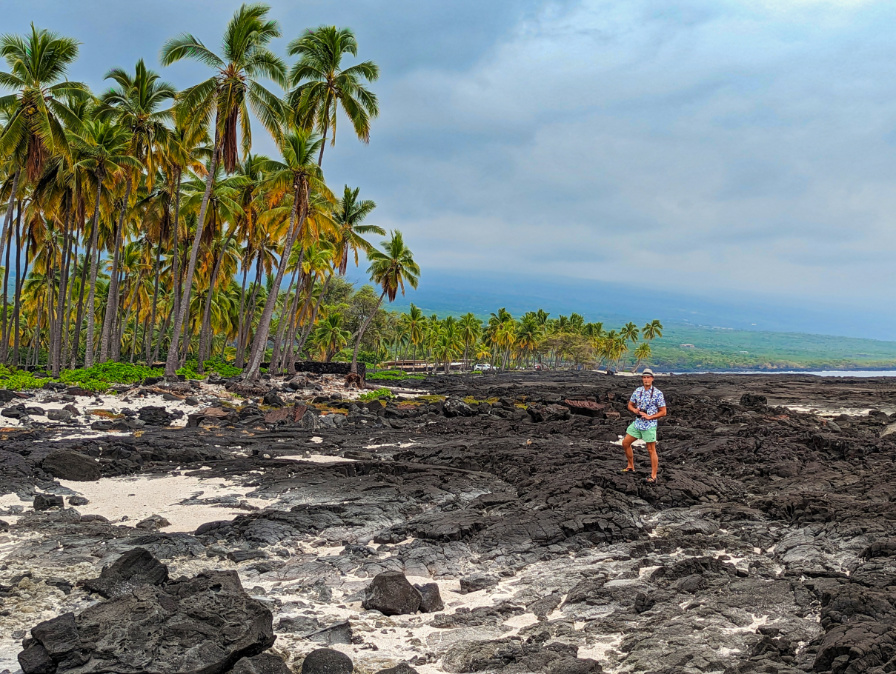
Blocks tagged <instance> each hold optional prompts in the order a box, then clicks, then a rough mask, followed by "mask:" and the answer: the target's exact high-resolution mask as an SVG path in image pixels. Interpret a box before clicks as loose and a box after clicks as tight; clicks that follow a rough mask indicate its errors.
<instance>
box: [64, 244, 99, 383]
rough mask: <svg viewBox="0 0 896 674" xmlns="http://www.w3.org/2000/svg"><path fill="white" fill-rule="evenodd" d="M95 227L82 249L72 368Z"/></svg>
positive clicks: (79, 339) (75, 357) (78, 337)
mask: <svg viewBox="0 0 896 674" xmlns="http://www.w3.org/2000/svg"><path fill="white" fill-rule="evenodd" d="M95 229H96V227H93V229H92V230H91V233H90V238H89V239H88V240H87V249H86V250H85V251H84V264H82V265H81V288H80V290H79V292H78V310H77V312H76V313H77V316H76V318H75V342H74V345H73V348H72V354H71V365H70V367H71V368H72V369H74V367H75V365H77V361H78V351H79V350H80V346H81V324H82V322H83V320H84V293H85V292H86V291H87V261H88V260H89V259H90V257H91V256H92V255H93V230H95Z"/></svg>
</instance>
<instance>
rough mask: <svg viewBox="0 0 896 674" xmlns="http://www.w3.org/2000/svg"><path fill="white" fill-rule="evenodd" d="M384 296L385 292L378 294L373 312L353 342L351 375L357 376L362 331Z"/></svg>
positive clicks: (362, 336) (371, 318) (377, 309)
mask: <svg viewBox="0 0 896 674" xmlns="http://www.w3.org/2000/svg"><path fill="white" fill-rule="evenodd" d="M385 296H386V291H385V290H383V292H381V293H380V298H379V299H378V300H377V302H376V306H375V307H374V308H373V311H371V312H370V315H369V316H368V317H367V318H365V319H364V322H363V323H362V324H361V329H360V330H358V338H357V339H356V340H355V350H354V351H353V352H352V374H358V349H359V348H361V340H362V339H363V338H364V331H365V330H367V326H368V325H370V321H372V320H373V317H374V316H376V312H377V311H379V310H380V305H381V304H382V303H383V298H384V297H385Z"/></svg>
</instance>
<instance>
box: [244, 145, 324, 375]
mask: <svg viewBox="0 0 896 674" xmlns="http://www.w3.org/2000/svg"><path fill="white" fill-rule="evenodd" d="M322 142H323V141H322V140H321V139H320V138H319V137H318V136H317V135H316V134H314V133H312V132H309V131H304V130H301V131H293V132H291V133H288V134H286V135H285V136H282V137H281V138H280V141H279V143H278V145H279V147H280V153H281V154H282V155H283V161H282V162H280V161H275V160H273V159H270V160H268V161H267V162H264V164H263V170H264V171H265V172H267V173H268V174H269V175H268V178H267V180H266V182H265V185H266V186H267V189H268V190H271V191H275V192H281V193H283V194H284V195H288V196H290V197H291V198H292V205H291V207H290V213H289V228H288V230H287V235H286V243H285V245H284V248H283V253H282V255H281V256H280V263H279V265H278V266H277V275H276V276H275V277H274V284H273V287H272V288H271V291H270V294H269V295H268V300H267V302H266V303H265V306H264V310H263V311H262V313H261V318H260V319H259V323H258V329H257V330H256V332H255V339H254V342H253V345H252V352H251V354H250V355H249V364H248V366H247V367H246V371H245V372H244V373H243V376H244V378H246V379H256V378H258V375H259V372H260V369H261V362H262V360H263V358H264V353H265V349H266V348H267V343H268V333H269V331H270V327H271V318H272V317H273V315H274V306H275V305H276V303H277V296H278V293H279V292H280V283H281V281H282V280H283V275H284V273H285V272H286V265H287V262H288V260H289V255H290V252H291V251H292V247H293V244H295V242H296V239H297V238H299V239H300V238H301V234H302V228H303V227H304V225H305V220H306V218H307V217H308V215H309V210H310V199H311V192H312V191H314V192H317V193H319V194H322V195H325V196H327V197H329V198H330V199H332V195H330V193H329V190H328V189H327V186H326V185H325V184H324V180H323V173H322V172H321V170H320V166H319V165H317V164H315V163H314V154H315V153H316V152H317V150H318V149H319V148H320V145H321V143H322ZM301 261H302V255H301V253H300V254H299V265H301Z"/></svg>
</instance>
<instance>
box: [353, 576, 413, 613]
mask: <svg viewBox="0 0 896 674" xmlns="http://www.w3.org/2000/svg"><path fill="white" fill-rule="evenodd" d="M422 600H423V597H422V596H421V595H420V592H419V591H418V590H417V588H415V587H414V586H413V585H411V583H410V582H409V581H408V579H407V578H405V577H404V574H403V573H401V572H399V571H384V572H383V573H378V574H377V575H376V576H375V577H374V579H373V582H372V583H370V585H369V586H368V587H367V589H366V591H365V597H364V602H363V603H362V606H363V607H364V609H365V610H368V611H379V612H380V613H382V614H383V615H404V614H410V613H416V612H417V611H419V610H420V602H421V601H422Z"/></svg>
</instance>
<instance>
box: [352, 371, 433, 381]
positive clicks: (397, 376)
mask: <svg viewBox="0 0 896 674" xmlns="http://www.w3.org/2000/svg"><path fill="white" fill-rule="evenodd" d="M366 379H367V380H368V381H399V380H402V379H426V375H425V374H408V373H407V372H402V371H401V370H382V371H380V372H370V373H369V374H368V375H367V377H366Z"/></svg>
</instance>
